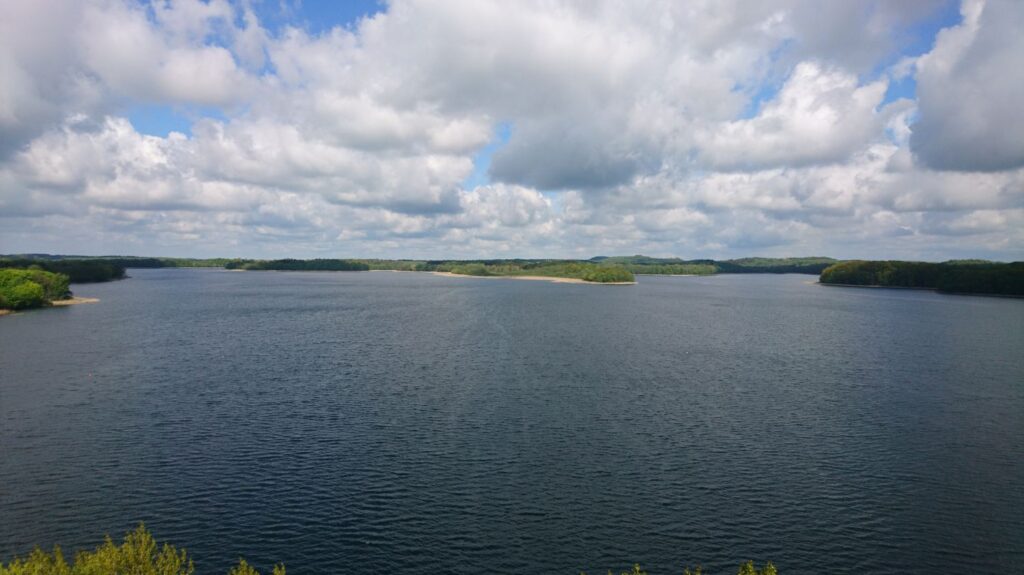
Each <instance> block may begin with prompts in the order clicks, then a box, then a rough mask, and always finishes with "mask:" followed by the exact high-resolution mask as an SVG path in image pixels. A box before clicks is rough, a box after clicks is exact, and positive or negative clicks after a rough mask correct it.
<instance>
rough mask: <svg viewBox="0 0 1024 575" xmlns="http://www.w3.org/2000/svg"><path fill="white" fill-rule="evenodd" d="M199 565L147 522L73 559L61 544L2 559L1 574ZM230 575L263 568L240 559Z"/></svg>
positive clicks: (76, 574)
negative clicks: (119, 539) (118, 540)
mask: <svg viewBox="0 0 1024 575" xmlns="http://www.w3.org/2000/svg"><path fill="white" fill-rule="evenodd" d="M194 572H195V566H194V565H193V563H192V559H190V558H189V556H188V553H187V552H186V551H185V550H184V549H182V550H181V551H178V550H177V549H175V548H174V546H173V545H169V544H167V543H164V544H163V546H158V545H157V543H156V541H155V540H154V539H153V536H152V535H150V533H149V531H147V530H146V527H145V526H144V525H139V527H138V528H137V529H135V531H132V532H130V533H127V534H126V535H125V536H124V542H123V543H121V544H120V545H115V544H114V541H113V540H112V539H111V538H110V537H109V536H108V537H107V538H106V541H105V542H104V543H103V544H102V545H100V546H99V547H97V548H96V549H94V550H93V551H80V552H78V553H77V554H76V555H75V559H74V562H73V563H70V564H69V563H68V562H67V561H66V560H65V559H64V554H63V553H62V552H61V550H60V547H54V549H53V553H52V554H50V553H47V552H45V551H43V550H42V549H39V548H38V547H37V548H36V549H35V550H34V551H32V553H30V554H29V556H28V557H26V558H25V559H20V558H15V559H14V560H13V561H11V562H10V563H8V564H7V565H3V564H2V563H0V575H192V574H193V573H194ZM228 575H259V571H257V570H256V569H254V568H253V567H252V566H251V565H249V564H248V563H246V562H245V560H244V559H240V560H239V562H238V565H237V566H235V567H233V568H232V569H231V570H230V571H229V572H228ZM273 575H285V570H284V565H276V566H275V567H274V571H273Z"/></svg>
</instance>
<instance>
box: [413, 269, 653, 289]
mask: <svg viewBox="0 0 1024 575" xmlns="http://www.w3.org/2000/svg"><path fill="white" fill-rule="evenodd" d="M425 273H428V274H433V275H436V276H444V277H450V278H477V279H493V280H526V281H545V282H551V283H556V284H585V285H598V286H600V285H605V286H631V285H636V282H635V281H634V282H588V281H586V280H581V279H579V278H562V277H554V276H471V275H464V274H453V273H452V272H425Z"/></svg>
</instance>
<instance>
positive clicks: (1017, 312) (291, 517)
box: [0, 269, 1024, 575]
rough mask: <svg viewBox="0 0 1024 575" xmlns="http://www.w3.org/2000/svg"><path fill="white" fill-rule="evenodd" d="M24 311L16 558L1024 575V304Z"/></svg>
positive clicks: (693, 280)
mask: <svg viewBox="0 0 1024 575" xmlns="http://www.w3.org/2000/svg"><path fill="white" fill-rule="evenodd" d="M130 273H131V275H132V279H129V280H126V281H121V282H115V283H109V284H97V285H81V286H74V288H75V291H76V294H77V295H83V296H94V297H99V298H100V299H101V300H102V301H101V303H98V304H93V305H80V306H73V307H70V308H64V309H51V310H42V311H37V312H31V313H23V314H18V315H14V316H10V317H4V318H0V557H2V558H4V559H5V560H6V559H9V558H10V557H11V555H13V554H16V553H17V554H24V553H27V552H28V551H30V550H31V548H32V546H33V545H34V544H42V545H44V546H50V545H52V544H54V543H60V544H62V545H63V546H64V547H65V548H66V549H67V548H74V547H80V546H90V547H91V546H93V545H95V544H97V543H99V542H100V540H101V538H102V535H103V534H104V533H110V534H112V535H113V536H114V537H115V538H118V537H119V536H120V535H121V534H123V533H124V532H125V531H126V530H129V529H131V528H132V527H133V526H134V525H136V524H137V523H138V522H139V521H144V522H145V523H146V525H147V526H148V527H149V528H150V529H151V530H152V531H153V532H154V534H155V535H156V536H157V537H158V538H159V539H161V540H163V539H166V540H169V541H171V542H173V543H175V544H177V545H179V546H183V547H186V548H187V549H188V550H189V551H190V552H191V553H192V554H193V556H194V558H195V560H196V564H197V567H198V570H199V572H200V573H214V574H216V573H224V572H226V570H227V568H228V566H229V565H230V564H232V563H234V562H235V561H236V560H237V557H239V556H244V557H246V558H247V559H249V560H250V562H253V563H255V564H256V565H257V566H258V567H260V568H266V567H268V566H269V565H270V564H271V563H272V562H275V561H283V562H285V564H286V565H287V566H288V570H289V572H291V573H299V574H302V573H312V574H329V573H330V574H333V573H352V572H368V573H392V574H422V573H466V574H470V573H472V574H482V573H563V574H566V575H572V574H575V573H578V572H579V571H580V570H581V569H582V570H586V571H588V572H593V573H604V572H605V571H606V570H607V569H616V570H618V569H623V568H625V567H627V566H628V565H630V564H632V563H633V562H641V563H642V564H643V565H644V567H645V568H648V569H649V570H650V571H651V572H652V573H655V572H656V573H662V574H664V573H680V572H681V571H682V568H683V566H685V565H694V564H696V563H698V562H700V563H702V564H703V565H704V566H705V567H710V568H712V570H713V572H714V573H722V574H724V573H735V569H736V566H737V565H738V563H739V562H740V561H741V560H745V559H755V560H758V561H763V560H768V559H770V560H772V561H774V562H775V563H776V565H777V566H778V567H779V568H780V572H781V573H782V574H783V575H791V574H797V573H820V572H824V571H826V568H827V570H828V572H829V573H910V572H926V571H928V570H934V571H939V570H943V571H945V570H950V571H953V570H959V569H964V570H967V571H970V572H972V573H1009V572H1020V571H1019V570H1020V568H1021V565H1022V563H1024V487H1022V486H1024V300H1013V299H997V298H984V297H967V296H947V295H940V294H935V293H930V292H921V291H900V290H872V289H856V288H836V287H824V286H818V285H814V284H813V283H812V282H813V280H814V278H813V277H812V276H797V275H785V276H770V275H750V276H717V277H705V278H697V277H641V278H640V282H639V284H638V285H636V286H633V287H610V286H592V285H567V284H550V283H546V282H528V281H515V280H494V279H474V278H446V277H438V276H433V275H428V274H412V273H385V272H371V273H276V272H268V273H258V272H247V273H232V272H226V271H220V270H175V269H170V270H131V272H130Z"/></svg>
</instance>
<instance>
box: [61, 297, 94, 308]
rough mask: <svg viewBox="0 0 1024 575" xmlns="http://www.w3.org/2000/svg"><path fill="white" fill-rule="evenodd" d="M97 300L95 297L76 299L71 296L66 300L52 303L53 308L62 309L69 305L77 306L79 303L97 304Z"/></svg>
mask: <svg viewBox="0 0 1024 575" xmlns="http://www.w3.org/2000/svg"><path fill="white" fill-rule="evenodd" d="M99 301H100V300H99V298H95V297H77V296H72V297H70V298H68V299H59V300H56V301H54V302H53V306H54V307H64V306H69V305H78V304H80V303H99Z"/></svg>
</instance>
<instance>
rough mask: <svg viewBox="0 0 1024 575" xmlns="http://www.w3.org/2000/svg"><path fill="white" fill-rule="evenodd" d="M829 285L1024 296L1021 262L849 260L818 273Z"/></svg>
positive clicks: (821, 280)
mask: <svg viewBox="0 0 1024 575" xmlns="http://www.w3.org/2000/svg"><path fill="white" fill-rule="evenodd" d="M819 281H820V282H821V283H823V284H832V285H855V286H880V287H903V288H921V289H934V290H938V291H941V292H947V293H963V294H988V295H1012V296H1024V262H1014V263H994V262H987V261H983V260H959V261H957V260H952V261H948V262H943V263H931V262H905V261H861V260H857V261H848V262H841V263H837V264H835V265H832V266H830V267H828V268H826V269H825V270H823V271H822V272H821V277H820V278H819Z"/></svg>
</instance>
